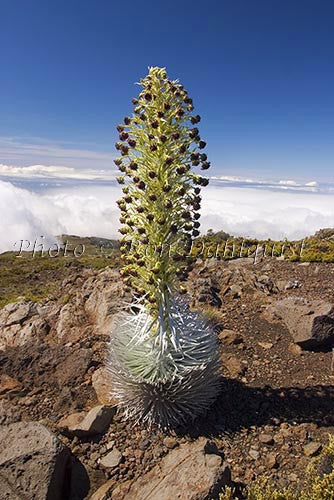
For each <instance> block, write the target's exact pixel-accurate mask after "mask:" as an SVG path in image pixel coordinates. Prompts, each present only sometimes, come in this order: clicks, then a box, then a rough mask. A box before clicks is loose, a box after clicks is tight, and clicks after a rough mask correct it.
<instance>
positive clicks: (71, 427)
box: [58, 405, 116, 437]
mask: <svg viewBox="0 0 334 500" xmlns="http://www.w3.org/2000/svg"><path fill="white" fill-rule="evenodd" d="M115 412H116V409H115V408H114V407H112V406H104V405H100V406H95V407H94V408H92V409H91V410H90V411H89V412H88V413H85V412H79V413H73V414H72V415H69V416H68V417H65V418H62V419H61V420H60V422H59V423H58V427H59V429H60V430H61V431H62V432H64V433H65V434H69V435H73V436H79V437H80V436H94V435H96V434H102V433H103V432H105V431H106V430H107V429H108V427H109V425H110V423H111V421H112V419H113V416H114V415H115Z"/></svg>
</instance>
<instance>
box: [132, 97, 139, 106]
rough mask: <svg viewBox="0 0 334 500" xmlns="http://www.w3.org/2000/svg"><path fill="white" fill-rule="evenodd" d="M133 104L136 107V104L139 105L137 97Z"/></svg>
mask: <svg viewBox="0 0 334 500" xmlns="http://www.w3.org/2000/svg"><path fill="white" fill-rule="evenodd" d="M132 104H133V105H134V106H135V105H136V104H138V99H136V98H135V97H134V98H133V99H132Z"/></svg>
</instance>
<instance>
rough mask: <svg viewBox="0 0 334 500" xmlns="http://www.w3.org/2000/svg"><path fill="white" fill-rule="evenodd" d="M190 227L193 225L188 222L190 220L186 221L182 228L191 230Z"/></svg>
mask: <svg viewBox="0 0 334 500" xmlns="http://www.w3.org/2000/svg"><path fill="white" fill-rule="evenodd" d="M192 228H193V225H192V224H190V222H187V223H186V224H185V225H184V229H185V230H186V231H191V230H192Z"/></svg>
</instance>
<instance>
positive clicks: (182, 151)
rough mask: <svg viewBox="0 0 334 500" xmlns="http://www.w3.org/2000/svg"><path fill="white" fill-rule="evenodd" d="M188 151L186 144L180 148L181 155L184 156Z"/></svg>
mask: <svg viewBox="0 0 334 500" xmlns="http://www.w3.org/2000/svg"><path fill="white" fill-rule="evenodd" d="M186 151H187V146H186V145H185V144H182V146H181V147H180V148H179V153H181V154H183V153H185V152H186Z"/></svg>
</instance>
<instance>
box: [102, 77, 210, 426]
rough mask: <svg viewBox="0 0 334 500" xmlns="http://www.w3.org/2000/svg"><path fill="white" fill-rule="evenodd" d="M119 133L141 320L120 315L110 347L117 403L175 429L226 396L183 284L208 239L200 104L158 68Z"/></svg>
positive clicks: (125, 219)
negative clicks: (193, 254) (194, 246)
mask: <svg viewBox="0 0 334 500" xmlns="http://www.w3.org/2000/svg"><path fill="white" fill-rule="evenodd" d="M140 85H141V86H142V91H141V92H140V93H139V96H138V98H136V99H133V100H132V102H133V104H134V114H133V116H132V117H125V118H124V124H121V125H118V126H117V130H118V132H119V142H117V143H116V149H117V150H118V151H119V152H120V157H119V158H117V159H116V160H115V163H116V165H117V166H118V168H119V170H120V171H121V173H122V175H121V176H120V177H119V178H118V182H119V183H120V184H122V185H123V194H124V196H123V197H122V198H121V199H120V200H119V201H118V205H119V208H120V210H121V218H120V221H121V223H122V224H123V226H122V227H121V229H120V232H121V233H122V235H123V237H122V240H121V241H122V245H121V251H122V254H123V259H124V267H123V269H122V275H123V278H124V281H125V284H126V287H127V289H128V290H129V291H130V290H132V292H133V295H134V297H135V305H136V308H135V310H136V312H135V313H133V314H129V313H124V314H122V315H120V317H119V319H118V324H117V325H116V326H115V329H114V331H113V334H112V338H111V345H110V362H109V369H110V371H111V372H112V377H113V391H114V395H115V396H116V397H117V398H118V399H119V401H120V404H121V405H122V406H123V407H124V408H125V410H126V412H127V414H128V415H129V416H135V417H137V419H139V420H147V421H149V423H152V422H157V423H158V424H160V425H162V426H164V427H168V426H174V425H178V424H180V423H182V422H185V421H186V420H187V419H188V418H194V417H195V416H197V415H198V414H200V413H202V412H203V411H204V410H205V409H206V408H207V407H208V406H209V405H210V404H211V402H212V401H213V399H214V398H215V396H216V393H217V390H218V376H217V366H218V349H217V343H216V338H215V336H214V334H213V332H212V331H211V329H210V326H209V325H208V324H207V323H206V322H205V321H204V320H203V319H202V318H201V317H200V316H199V315H198V314H197V313H194V312H191V311H189V308H188V306H187V303H186V301H185V300H182V299H181V294H182V293H184V292H185V288H184V287H183V286H182V285H180V282H182V281H184V280H185V279H186V278H187V273H188V271H189V268H191V264H192V260H191V258H190V256H189V249H190V247H191V241H192V238H193V237H196V236H198V235H199V231H198V228H199V226H200V224H199V222H198V219H199V217H200V215H199V209H200V202H201V197H200V191H201V188H200V186H206V185H207V184H208V179H207V178H205V177H202V176H201V175H199V174H198V173H196V172H193V171H192V168H191V167H192V166H193V167H197V168H200V169H202V170H207V169H208V168H209V167H210V163H209V162H208V161H207V156H206V154H205V153H204V152H203V149H204V148H205V145H206V144H205V142H204V141H203V140H202V139H201V138H200V136H199V131H198V128H197V127H196V125H197V123H198V122H199V121H200V116H199V115H195V114H194V113H193V102H192V99H191V98H190V97H189V96H188V93H187V91H186V90H185V89H184V87H183V86H182V85H181V84H180V83H178V82H177V81H170V80H169V79H168V77H167V74H166V71H165V69H163V68H156V67H155V68H150V69H149V74H148V75H147V76H146V77H145V78H143V79H142V80H141V82H140Z"/></svg>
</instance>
